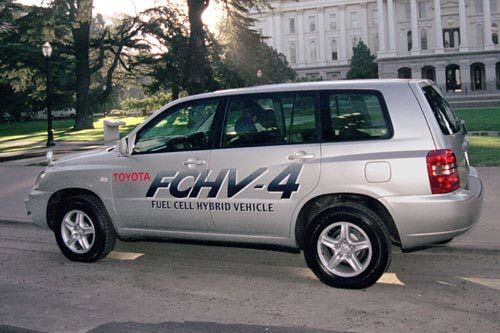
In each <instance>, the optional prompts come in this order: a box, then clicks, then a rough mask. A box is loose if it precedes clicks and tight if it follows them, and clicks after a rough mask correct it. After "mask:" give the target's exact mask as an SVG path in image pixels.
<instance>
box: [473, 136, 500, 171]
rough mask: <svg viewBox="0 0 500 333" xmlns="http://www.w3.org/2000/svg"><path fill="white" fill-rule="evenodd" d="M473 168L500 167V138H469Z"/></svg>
mask: <svg viewBox="0 0 500 333" xmlns="http://www.w3.org/2000/svg"><path fill="white" fill-rule="evenodd" d="M468 140H469V143H470V148H469V158H470V164H471V165H472V166H495V165H496V166H500V137H498V136H497V137H491V136H490V137H488V136H469V137H468Z"/></svg>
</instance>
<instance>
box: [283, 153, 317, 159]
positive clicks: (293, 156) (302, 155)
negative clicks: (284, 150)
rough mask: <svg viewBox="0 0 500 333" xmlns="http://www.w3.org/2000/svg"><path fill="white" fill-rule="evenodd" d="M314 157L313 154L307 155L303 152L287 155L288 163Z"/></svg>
mask: <svg viewBox="0 0 500 333" xmlns="http://www.w3.org/2000/svg"><path fill="white" fill-rule="evenodd" d="M314 157H316V156H315V155H314V154H308V153H306V152H305V151H296V152H295V153H293V154H291V155H288V159H289V160H290V161H295V160H310V159H313V158H314Z"/></svg>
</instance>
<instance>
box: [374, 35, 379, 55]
mask: <svg viewBox="0 0 500 333" xmlns="http://www.w3.org/2000/svg"><path fill="white" fill-rule="evenodd" d="M373 44H374V45H373V49H374V50H375V52H378V44H379V40H378V34H376V35H375V37H374V38H373Z"/></svg>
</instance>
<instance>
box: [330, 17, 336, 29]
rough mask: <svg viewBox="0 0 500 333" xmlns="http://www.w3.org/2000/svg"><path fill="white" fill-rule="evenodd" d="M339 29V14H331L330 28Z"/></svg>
mask: <svg viewBox="0 0 500 333" xmlns="http://www.w3.org/2000/svg"><path fill="white" fill-rule="evenodd" d="M335 29H337V14H335V13H332V14H330V30H335Z"/></svg>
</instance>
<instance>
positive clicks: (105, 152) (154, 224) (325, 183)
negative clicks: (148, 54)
mask: <svg viewBox="0 0 500 333" xmlns="http://www.w3.org/2000/svg"><path fill="white" fill-rule="evenodd" d="M465 134H466V129H465V126H464V123H463V122H462V121H461V120H460V119H459V118H457V116H456V114H455V113H454V111H453V110H452V109H451V108H450V106H449V104H448V103H447V102H446V100H445V99H444V98H443V95H442V94H441V93H440V91H439V89H438V88H437V87H436V86H435V85H433V83H432V82H430V81H426V80H364V81H338V82H316V83H300V84H281V85H269V86H260V87H253V88H245V89H235V90H227V91H219V92H214V93H208V94H202V95H196V96H190V97H186V98H182V99H179V100H176V101H173V102H171V103H169V104H168V105H166V106H165V107H164V108H162V109H161V110H159V111H158V112H156V113H155V114H154V115H152V116H151V117H150V118H148V119H147V120H146V121H144V123H142V124H141V125H140V126H138V127H137V128H136V129H135V130H133V131H132V132H131V133H130V134H128V135H127V136H126V137H124V138H123V139H122V140H121V141H120V142H119V144H118V145H117V146H116V147H111V148H107V149H102V150H99V151H95V152H87V153H84V154H80V155H74V156H68V157H65V158H62V159H60V160H58V161H55V162H52V161H51V162H50V165H49V166H48V167H47V168H46V170H45V171H43V172H42V173H41V174H40V176H39V177H38V179H37V181H36V184H35V187H34V189H33V190H32V192H31V194H30V195H29V198H28V200H27V203H26V206H27V210H28V214H30V215H31V216H32V217H33V220H34V221H35V222H36V223H37V224H38V225H40V226H42V227H46V228H50V229H52V230H53V232H54V234H55V238H56V241H57V244H58V246H59V248H60V249H61V251H62V253H63V254H64V255H65V256H66V257H67V258H69V259H70V260H74V261H81V262H93V261H96V260H98V259H101V258H104V257H105V256H106V255H107V254H108V253H109V252H110V251H111V250H112V249H113V246H114V245H115V240H116V238H119V239H121V240H125V241H126V240H132V239H133V240H136V239H148V238H155V239H158V238H165V239H185V240H202V241H212V242H213V241H215V242H220V243H227V242H234V243H239V244H249V243H254V244H255V243H257V244H267V245H273V246H280V247H287V248H294V249H300V250H302V251H303V252H304V256H305V260H306V262H307V265H308V266H309V267H310V268H311V270H312V271H313V272H314V273H315V274H316V276H317V277H318V278H319V279H320V280H321V281H323V282H324V283H326V284H328V285H330V286H333V287H343V288H365V287H368V286H370V285H372V284H373V283H375V282H376V281H377V280H378V279H379V278H380V276H381V275H382V274H383V273H384V271H386V269H387V268H388V266H389V263H390V260H391V249H392V246H391V244H395V245H397V246H399V247H400V248H402V249H403V250H407V249H416V248H419V247H422V246H426V245H430V244H436V243H446V242H448V241H450V240H452V239H453V238H454V237H456V236H458V235H460V234H463V233H464V232H466V231H467V230H469V229H470V228H471V227H472V225H473V224H474V223H475V222H477V221H478V219H479V215H480V211H481V206H482V200H483V194H482V184H481V181H480V179H479V177H478V174H477V172H476V170H475V169H474V168H472V167H470V166H469V162H468V156H467V149H468V147H469V144H468V142H467V139H466V137H465Z"/></svg>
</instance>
